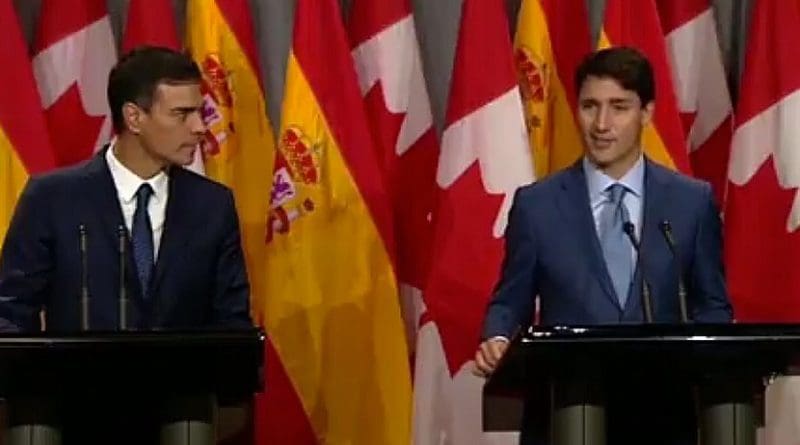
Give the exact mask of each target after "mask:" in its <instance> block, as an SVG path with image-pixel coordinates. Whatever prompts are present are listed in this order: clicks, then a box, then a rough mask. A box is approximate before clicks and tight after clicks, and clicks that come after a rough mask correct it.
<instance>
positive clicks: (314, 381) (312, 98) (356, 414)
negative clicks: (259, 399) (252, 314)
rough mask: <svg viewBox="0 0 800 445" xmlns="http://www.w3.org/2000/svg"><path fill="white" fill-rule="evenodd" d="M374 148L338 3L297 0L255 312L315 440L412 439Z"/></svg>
mask: <svg viewBox="0 0 800 445" xmlns="http://www.w3.org/2000/svg"><path fill="white" fill-rule="evenodd" d="M371 144H372V138H371V135H370V132H369V128H368V126H367V119H366V115H365V112H364V108H363V101H362V98H361V94H360V91H359V88H358V84H357V80H356V74H355V70H354V68H353V59H352V56H351V54H350V50H349V46H348V42H347V38H346V36H345V31H344V27H343V24H342V22H341V15H340V11H339V6H338V2H337V1H336V0H299V1H298V2H297V9H296V17H295V27H294V39H293V46H292V49H291V52H290V54H289V60H288V63H287V72H286V87H285V93H284V100H283V111H282V122H281V131H280V135H279V139H278V152H277V159H276V161H275V171H274V179H273V182H274V185H273V189H272V197H271V210H270V213H269V215H270V216H269V220H268V229H267V243H268V244H267V270H266V276H267V279H268V282H267V283H268V284H267V290H266V295H267V298H266V299H265V305H264V306H263V312H262V314H263V317H264V322H265V326H266V328H267V330H268V332H269V334H270V336H271V339H272V342H273V344H274V345H275V348H276V350H277V352H278V356H279V357H280V361H281V363H282V365H283V367H284V368H285V370H286V373H287V375H288V376H289V378H290V379H291V382H292V384H293V386H294V388H295V389H296V391H297V393H298V395H299V397H300V400H301V402H302V405H303V407H304V409H305V411H306V413H307V415H308V419H309V421H310V424H311V427H312V429H313V432H314V434H315V437H316V439H317V441H318V443H320V444H322V443H324V444H351V445H359V444H363V445H372V444H390V445H391V444H398V445H400V444H402V445H406V444H408V443H409V435H410V417H411V383H410V375H409V370H408V355H407V347H406V342H405V335H404V331H403V324H402V318H401V315H400V308H399V303H398V299H397V284H396V279H395V272H394V267H393V257H394V255H393V253H392V252H393V251H392V247H391V246H393V245H394V243H393V239H392V237H393V235H392V233H393V231H392V219H391V213H390V208H389V206H388V202H389V201H388V199H387V193H386V190H385V184H384V178H383V177H381V175H380V171H381V170H380V168H379V165H380V164H379V160H378V158H377V156H376V151H375V150H374V148H373V147H372V145H371ZM266 434H270V432H269V431H267V432H266ZM284 439H285V440H292V441H291V442H285V443H298V441H297V440H294V439H293V438H284ZM265 443H274V442H270V441H269V440H266V442H265ZM303 443H305V442H303Z"/></svg>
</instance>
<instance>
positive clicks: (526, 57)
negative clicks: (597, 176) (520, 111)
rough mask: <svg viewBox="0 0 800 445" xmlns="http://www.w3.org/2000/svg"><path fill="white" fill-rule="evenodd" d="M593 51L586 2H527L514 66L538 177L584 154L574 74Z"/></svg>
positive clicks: (520, 18) (519, 23) (522, 11)
mask: <svg viewBox="0 0 800 445" xmlns="http://www.w3.org/2000/svg"><path fill="white" fill-rule="evenodd" d="M590 51H591V40H590V34H589V21H588V18H587V13H586V4H585V2H584V0H523V2H522V6H521V8H520V12H519V15H518V18H517V33H516V36H515V38H514V63H515V66H516V69H517V77H518V79H519V84H520V91H521V93H522V100H523V103H524V105H525V122H526V126H527V129H528V136H529V141H530V146H531V150H532V153H533V160H534V165H535V166H536V177H537V178H542V177H544V176H546V175H547V174H549V173H552V172H555V171H558V170H561V169H563V168H565V167H567V166H568V165H570V164H572V163H573V162H575V160H576V159H578V158H579V157H580V156H581V155H582V153H583V148H582V147H583V145H582V142H581V137H580V133H579V131H578V128H577V125H576V123H575V117H574V110H575V109H576V103H577V101H576V96H577V92H576V91H575V86H574V82H573V73H574V72H575V68H577V66H578V64H579V63H580V61H581V59H582V58H583V57H584V56H585V55H586V54H587V53H589V52H590Z"/></svg>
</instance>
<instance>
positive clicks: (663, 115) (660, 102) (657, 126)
mask: <svg viewBox="0 0 800 445" xmlns="http://www.w3.org/2000/svg"><path fill="white" fill-rule="evenodd" d="M598 46H599V47H600V48H608V47H610V46H631V47H634V48H636V49H638V50H639V51H641V52H642V53H643V54H644V55H645V56H646V57H647V58H648V59H649V60H650V63H651V64H652V65H653V73H654V75H655V82H656V109H655V114H654V116H653V121H652V122H651V123H650V125H648V126H647V127H645V129H644V134H643V136H642V145H643V146H644V150H645V153H646V154H647V155H648V156H649V157H650V158H651V159H653V160H654V161H656V162H658V163H660V164H662V165H664V166H666V167H669V168H672V169H676V170H679V171H681V172H684V173H691V171H692V170H691V167H690V164H689V155H688V150H687V147H686V139H685V138H684V134H685V133H684V131H683V124H682V123H681V115H680V113H679V112H678V104H677V100H676V98H675V89H674V88H673V83H672V75H671V71H670V65H669V61H668V56H667V48H666V43H665V41H664V32H663V31H662V29H661V22H660V20H659V18H658V9H657V8H656V4H655V1H654V0H608V2H607V3H606V11H605V19H604V22H603V32H602V33H601V35H600V42H599V44H598Z"/></svg>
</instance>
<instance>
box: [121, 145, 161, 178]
mask: <svg viewBox="0 0 800 445" xmlns="http://www.w3.org/2000/svg"><path fill="white" fill-rule="evenodd" d="M111 149H112V150H113V151H114V156H115V157H116V158H117V160H118V161H119V162H120V163H121V164H122V165H124V166H125V168H127V169H128V170H130V171H131V172H133V173H134V174H135V175H136V176H138V177H140V178H142V179H150V178H152V177H153V176H155V175H157V174H158V173H159V172H160V171H162V170H164V166H163V165H161V164H159V163H158V162H156V161H155V160H154V159H153V158H152V157H150V156H149V155H148V154H147V152H146V151H145V149H144V147H142V145H141V144H140V143H139V141H137V140H136V139H135V138H133V137H131V136H130V135H121V136H119V137H118V138H117V140H116V142H115V143H114V145H113V146H112V147H111Z"/></svg>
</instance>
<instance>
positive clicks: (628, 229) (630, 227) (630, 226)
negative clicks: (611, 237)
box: [622, 221, 635, 235]
mask: <svg viewBox="0 0 800 445" xmlns="http://www.w3.org/2000/svg"><path fill="white" fill-rule="evenodd" d="M634 229H635V227H634V225H633V223H632V222H630V221H625V222H624V223H623V224H622V230H624V231H625V233H627V234H628V235H633V232H634Z"/></svg>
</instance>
